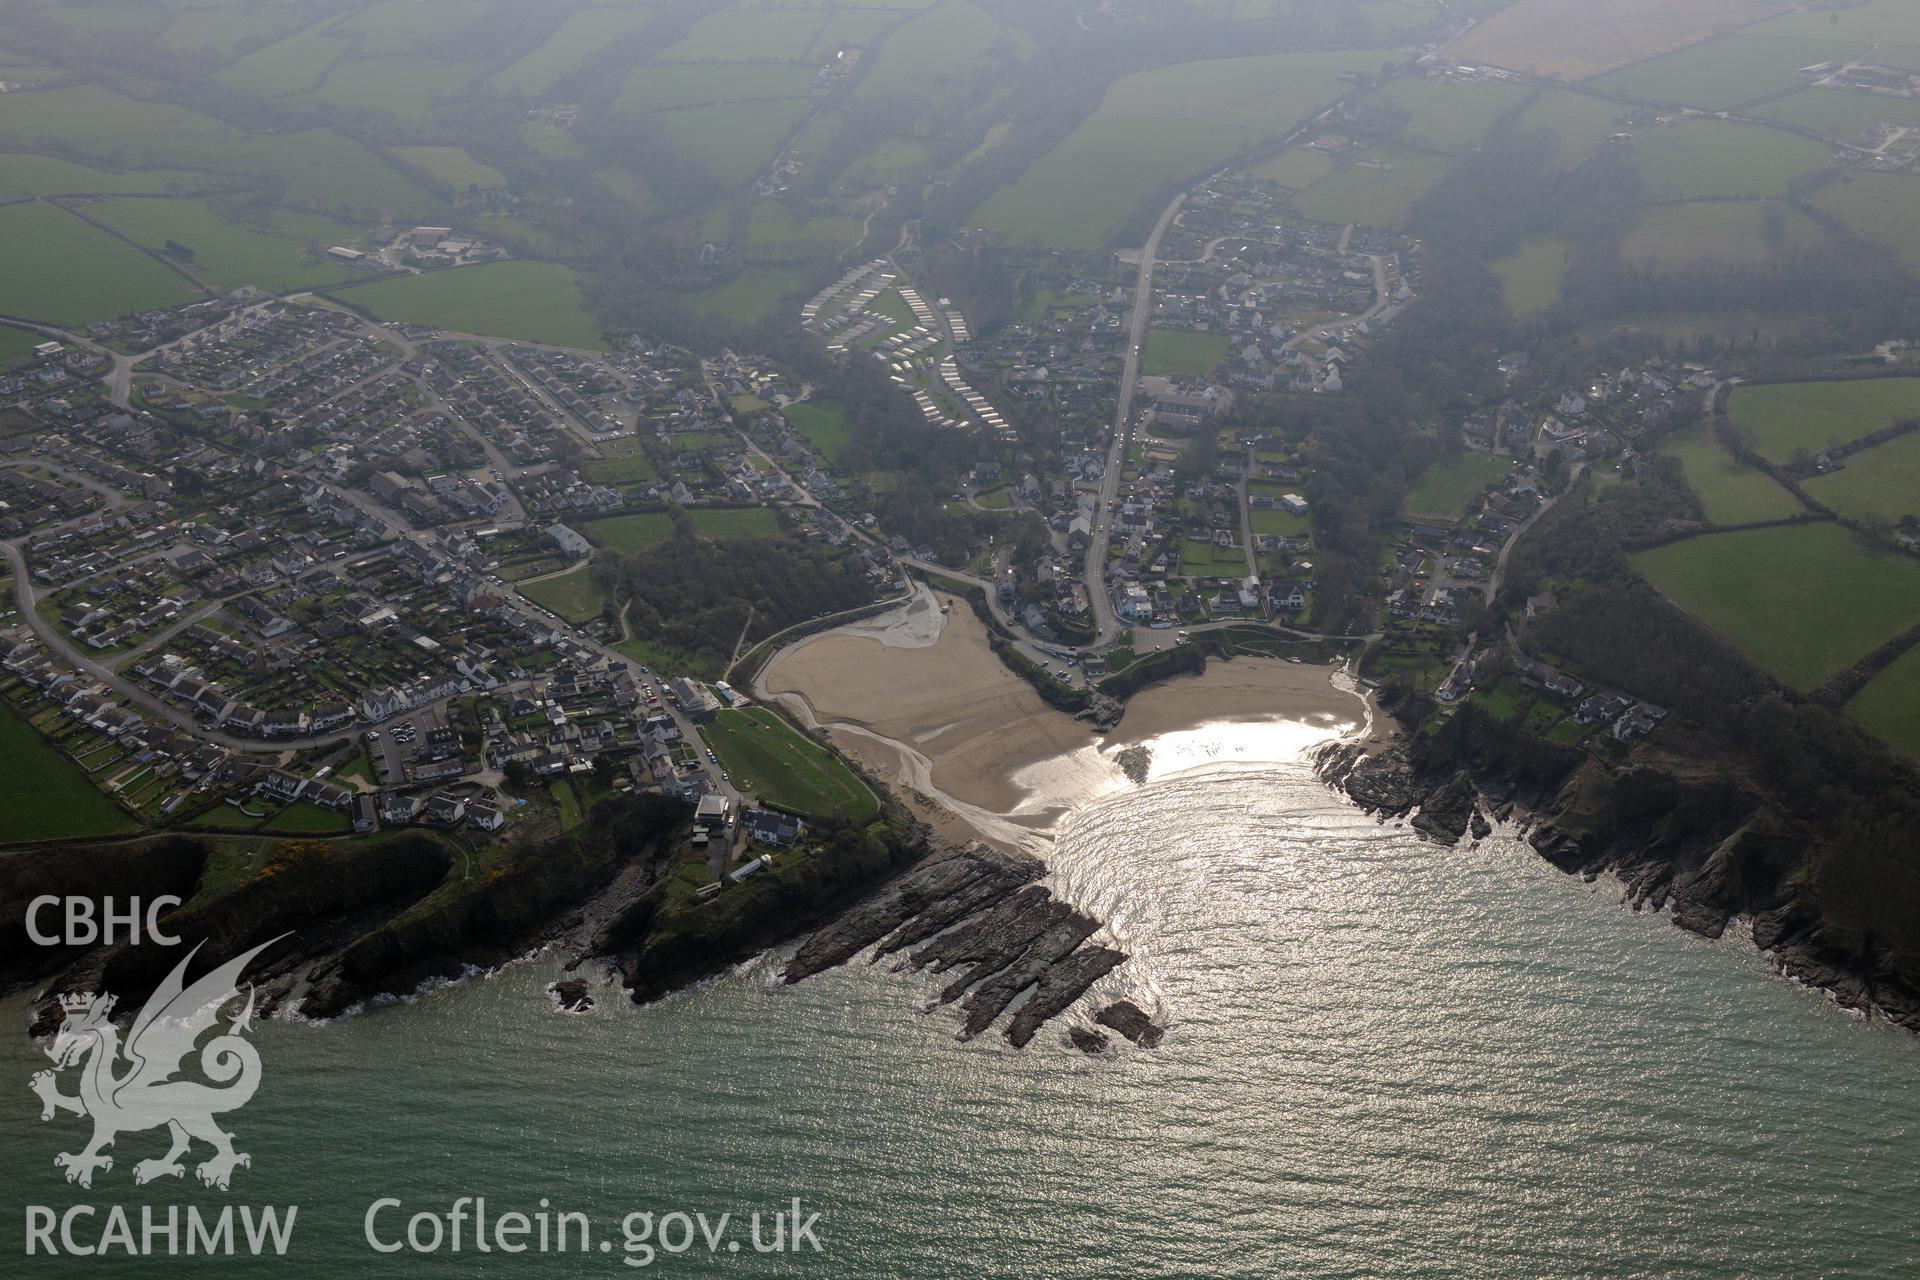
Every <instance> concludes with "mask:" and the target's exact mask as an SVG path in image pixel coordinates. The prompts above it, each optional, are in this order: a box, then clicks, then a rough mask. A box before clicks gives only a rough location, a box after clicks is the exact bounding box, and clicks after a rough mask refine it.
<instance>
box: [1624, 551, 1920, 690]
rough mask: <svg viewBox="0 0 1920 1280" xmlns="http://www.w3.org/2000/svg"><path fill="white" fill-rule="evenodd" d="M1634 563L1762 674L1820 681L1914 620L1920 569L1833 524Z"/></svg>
mask: <svg viewBox="0 0 1920 1280" xmlns="http://www.w3.org/2000/svg"><path fill="white" fill-rule="evenodd" d="M1633 563H1634V567H1635V568H1637V569H1639V570H1640V572H1641V573H1643V574H1645V575H1646V576H1647V578H1648V580H1650V581H1651V582H1652V583H1653V584H1654V585H1655V586H1656V587H1658V588H1660V590H1662V591H1664V592H1665V593H1666V594H1667V595H1669V596H1671V597H1672V598H1673V599H1674V600H1675V601H1676V602H1678V603H1679V604H1680V605H1681V606H1682V607H1684V608H1686V609H1688V610H1690V611H1692V612H1693V613H1694V614H1696V615H1697V616H1699V617H1700V618H1701V619H1702V620H1704V621H1705V622H1706V623H1707V624H1708V625H1710V626H1712V627H1713V628H1715V629H1716V630H1718V631H1720V632H1721V633H1722V634H1723V635H1725V636H1727V637H1728V638H1729V639H1731V640H1732V641H1733V642H1734V643H1736V644H1738V645H1739V646H1740V647H1741V648H1742V649H1744V650H1746V652H1747V653H1748V654H1749V655H1750V656H1751V657H1752V658H1753V659H1754V661H1756V662H1758V663H1759V664H1760V665H1761V666H1763V667H1765V668H1767V670H1769V671H1771V672H1773V673H1774V674H1775V675H1776V676H1779V677H1780V678H1781V679H1782V680H1784V681H1786V682H1787V683H1789V684H1791V685H1794V686H1795V687H1797V688H1801V689H1810V688H1813V687H1814V686H1815V685H1818V684H1819V683H1820V682H1821V681H1823V680H1825V679H1826V678H1827V677H1829V676H1831V675H1833V674H1834V673H1835V672H1836V671H1839V670H1841V669H1842V668H1844V667H1846V666H1847V665H1848V664H1849V663H1852V662H1855V661H1857V660H1858V659H1859V658H1861V657H1862V656H1863V655H1865V654H1867V653H1868V652H1870V651H1872V650H1873V649H1875V648H1876V647H1878V646H1879V645H1882V644H1884V643H1886V642H1887V641H1888V640H1890V639H1892V638H1893V637H1894V636H1896V635H1899V634H1900V633H1901V632H1902V631H1905V630H1906V629H1907V628H1908V627H1911V626H1912V625H1914V623H1916V622H1920V563H1915V562H1914V561H1913V560H1911V559H1908V558H1907V557H1905V556H1901V555H1896V554H1894V553H1892V552H1886V551H1873V550H1869V549H1867V548H1865V547H1862V546H1861V545H1860V543H1859V542H1858V541H1857V540H1856V539H1855V538H1854V536H1853V535H1852V534H1851V533H1850V532H1849V531H1848V530H1846V529H1844V528H1842V527H1841V526H1839V525H1836V524H1814V525H1799V526H1783V527H1779V528H1772V529H1750V530H1744V531H1742V532H1739V533H1715V534H1707V535H1705V536H1703V537H1698V538H1689V539H1688V540H1686V541H1685V542H1676V543H1673V544H1671V545H1669V546H1664V547H1658V548H1656V549H1654V550H1652V551H1643V552H1640V553H1638V554H1636V555H1635V556H1634V557H1633Z"/></svg>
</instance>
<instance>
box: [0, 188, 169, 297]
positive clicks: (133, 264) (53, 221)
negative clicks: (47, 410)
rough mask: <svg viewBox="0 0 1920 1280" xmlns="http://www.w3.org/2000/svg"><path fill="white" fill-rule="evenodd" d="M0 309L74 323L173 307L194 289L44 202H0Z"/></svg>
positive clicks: (104, 234)
mask: <svg viewBox="0 0 1920 1280" xmlns="http://www.w3.org/2000/svg"><path fill="white" fill-rule="evenodd" d="M0 244H4V245H6V246H7V251H6V252H5V253H4V254H0V309H4V310H6V311H8V312H10V313H12V314H14V315H18V316H23V317H25V318H27V319H30V320H45V321H48V322H50V323H53V324H59V325H66V326H68V327H70V328H71V327H78V326H84V325H87V324H91V323H92V322H93V321H95V320H112V319H114V318H115V317H118V316H123V315H127V314H129V313H131V312H137V311H146V310H149V309H151V308H154V307H168V306H175V305H178V304H179V303H182V302H192V301H193V300H194V299H196V298H199V297H201V296H203V295H202V294H201V292H200V290H198V289H196V288H194V287H193V286H192V285H191V284H189V283H188V282H187V281H185V280H183V279H181V278H180V277H179V276H177V275H175V274H174V273H173V272H172V271H169V270H168V269H167V268H166V267H164V266H162V265H161V264H160V263H158V262H155V261H154V260H153V259H152V258H150V257H148V256H147V255H146V254H144V253H141V252H140V251H139V250H138V249H135V248H134V247H133V246H131V245H129V244H126V243H124V242H122V241H120V240H116V239H114V238H113V237H112V236H111V235H108V234H107V233H106V232H104V231H102V230H100V229H99V228H97V227H91V226H88V225H87V224H86V223H85V222H82V221H81V220H80V219H79V218H76V217H74V216H73V215H72V214H70V213H67V212H65V211H64V210H61V209H58V208H55V207H54V206H53V205H50V204H38V203H33V204H10V205H6V206H4V207H0Z"/></svg>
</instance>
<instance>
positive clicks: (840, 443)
mask: <svg viewBox="0 0 1920 1280" xmlns="http://www.w3.org/2000/svg"><path fill="white" fill-rule="evenodd" d="M781 413H783V414H784V415H785V416H786V419H787V421H788V422H789V423H791V424H792V426H793V429H794V430H795V431H798V432H799V433H800V434H801V435H802V436H804V437H806V441H807V444H808V446H809V447H810V448H812V450H813V451H814V452H815V453H817V454H819V455H820V456H821V457H824V458H835V457H838V456H839V454H840V450H841V449H843V448H845V447H846V444H847V442H848V441H849V440H851V439H853V423H851V422H849V421H848V420H847V411H846V410H845V409H844V408H842V407H841V406H840V405H839V404H838V403H837V402H836V401H832V400H802V401H800V402H799V403H797V404H790V405H788V406H787V407H786V408H785V409H783V410H781Z"/></svg>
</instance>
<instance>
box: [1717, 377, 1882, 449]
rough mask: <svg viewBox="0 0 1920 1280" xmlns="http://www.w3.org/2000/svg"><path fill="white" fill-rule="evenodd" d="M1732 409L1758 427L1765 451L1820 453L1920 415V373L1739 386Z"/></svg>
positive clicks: (1743, 423)
mask: <svg viewBox="0 0 1920 1280" xmlns="http://www.w3.org/2000/svg"><path fill="white" fill-rule="evenodd" d="M1727 412H1728V413H1729V414H1731V415H1732V417H1733V420H1734V421H1735V422H1737V423H1739V424H1740V425H1741V426H1742V427H1745V428H1746V429H1747V430H1749V431H1751V432H1752V433H1753V437H1754V447H1755V448H1757V449H1759V451H1760V454H1761V456H1762V457H1765V458H1768V459H1770V460H1771V461H1774V462H1786V461H1789V460H1790V459H1791V458H1792V457H1793V455H1794V452H1795V451H1796V450H1799V449H1805V450H1807V451H1808V452H1811V453H1818V452H1819V451H1820V450H1822V449H1826V448H1830V447H1831V446H1833V445H1839V444H1846V443H1848V442H1849V441H1853V440H1858V439H1859V438H1860V437H1861V436H1864V435H1868V434H1870V433H1871V432H1875V431H1878V430H1880V429H1881V428H1882V427H1890V426H1892V425H1893V424H1894V423H1896V422H1899V421H1901V420H1903V419H1906V418H1911V417H1916V416H1920V378H1869V379H1864V380H1860V381H1854V382H1779V383H1773V384H1770V385H1767V386H1758V387H1736V388H1734V391H1733V395H1732V397H1731V398H1730V399H1729V400H1728V401H1727Z"/></svg>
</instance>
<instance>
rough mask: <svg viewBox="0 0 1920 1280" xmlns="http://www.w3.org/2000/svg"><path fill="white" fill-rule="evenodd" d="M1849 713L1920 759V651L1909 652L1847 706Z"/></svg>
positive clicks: (1874, 679) (1868, 727) (1871, 729)
mask: <svg viewBox="0 0 1920 1280" xmlns="http://www.w3.org/2000/svg"><path fill="white" fill-rule="evenodd" d="M1847 714H1848V715H1850V716H1852V717H1853V718H1854V719H1855V720H1858V721H1859V722H1860V723H1861V724H1863V725H1865V726H1866V727H1867V729H1868V730H1869V731H1870V732H1872V733H1875V734H1877V735H1879V736H1880V737H1881V738H1884V739H1885V740H1886V741H1888V742H1890V743H1892V744H1893V745H1894V746H1896V747H1898V748H1900V749H1901V750H1902V751H1904V752H1906V753H1907V754H1908V755H1910V756H1920V649H1909V650H1908V651H1907V652H1906V653H1904V654H1902V655H1901V656H1900V658H1899V659H1898V660H1897V661H1895V662H1894V664H1893V665H1892V666H1890V667H1888V668H1887V669H1886V670H1885V671H1882V672H1881V673H1880V674H1879V675H1877V676H1875V677H1874V678H1873V679H1872V680H1871V681H1869V682H1868V684H1867V687H1866V688H1864V689H1862V690H1861V691H1860V692H1859V693H1856V694H1854V695H1853V700H1852V701H1851V702H1849V703H1847Z"/></svg>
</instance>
